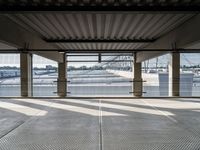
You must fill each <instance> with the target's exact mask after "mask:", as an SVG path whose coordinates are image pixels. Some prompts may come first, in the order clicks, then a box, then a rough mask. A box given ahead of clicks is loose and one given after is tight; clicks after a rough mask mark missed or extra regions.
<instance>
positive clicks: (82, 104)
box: [0, 98, 200, 150]
mask: <svg viewBox="0 0 200 150" xmlns="http://www.w3.org/2000/svg"><path fill="white" fill-rule="evenodd" d="M161 149H162V150H199V149H200V99H192V98H190V99H189V98H174V99H172V98H165V99H164V98H163V99H161V98H160V99H14V98H13V99H0V150H161Z"/></svg>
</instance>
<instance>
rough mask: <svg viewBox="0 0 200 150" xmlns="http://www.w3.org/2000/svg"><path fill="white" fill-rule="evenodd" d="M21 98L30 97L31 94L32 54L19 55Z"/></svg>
mask: <svg viewBox="0 0 200 150" xmlns="http://www.w3.org/2000/svg"><path fill="white" fill-rule="evenodd" d="M20 70H21V96H22V97H31V96H32V93H33V88H32V87H33V82H32V81H33V74H32V54H29V53H25V52H24V53H21V54H20Z"/></svg>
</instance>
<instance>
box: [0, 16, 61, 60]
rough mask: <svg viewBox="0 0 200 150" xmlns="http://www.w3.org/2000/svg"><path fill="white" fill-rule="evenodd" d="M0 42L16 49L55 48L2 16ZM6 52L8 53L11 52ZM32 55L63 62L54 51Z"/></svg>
mask: <svg viewBox="0 0 200 150" xmlns="http://www.w3.org/2000/svg"><path fill="white" fill-rule="evenodd" d="M0 42H2V43H6V44H7V45H10V46H12V47H15V48H16V49H17V48H18V49H53V48H55V49H56V47H54V46H52V45H51V44H49V43H47V42H45V41H43V40H42V39H41V38H40V37H38V36H37V35H36V34H34V33H32V32H29V31H27V30H26V29H23V28H22V27H21V26H19V25H18V24H16V23H15V22H13V21H11V20H10V19H9V18H7V17H6V16H3V15H2V16H0ZM0 51H1V50H0ZM6 51H7V52H9V51H11V50H6ZM15 51H17V50H15ZM33 53H34V54H38V55H41V56H43V57H46V58H48V59H51V60H54V61H58V62H60V61H61V62H62V61H63V60H62V57H61V56H60V54H59V53H58V52H56V51H55V52H50V53H48V52H47V51H46V52H42V53H41V52H40V53H39V52H37V51H35V52H33Z"/></svg>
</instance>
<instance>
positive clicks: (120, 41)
mask: <svg viewBox="0 0 200 150" xmlns="http://www.w3.org/2000/svg"><path fill="white" fill-rule="evenodd" d="M44 40H45V41H46V42H48V43H152V42H155V41H156V39H142V38H140V39H44Z"/></svg>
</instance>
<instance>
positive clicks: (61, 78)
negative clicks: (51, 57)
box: [57, 53, 67, 97]
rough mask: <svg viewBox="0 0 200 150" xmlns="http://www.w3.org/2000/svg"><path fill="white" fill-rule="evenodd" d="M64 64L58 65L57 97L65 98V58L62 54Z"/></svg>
mask: <svg viewBox="0 0 200 150" xmlns="http://www.w3.org/2000/svg"><path fill="white" fill-rule="evenodd" d="M63 59H64V62H62V63H58V85H57V87H58V91H57V92H58V96H59V97H65V96H66V92H67V79H66V70H67V65H66V56H65V53H64V54H63Z"/></svg>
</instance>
